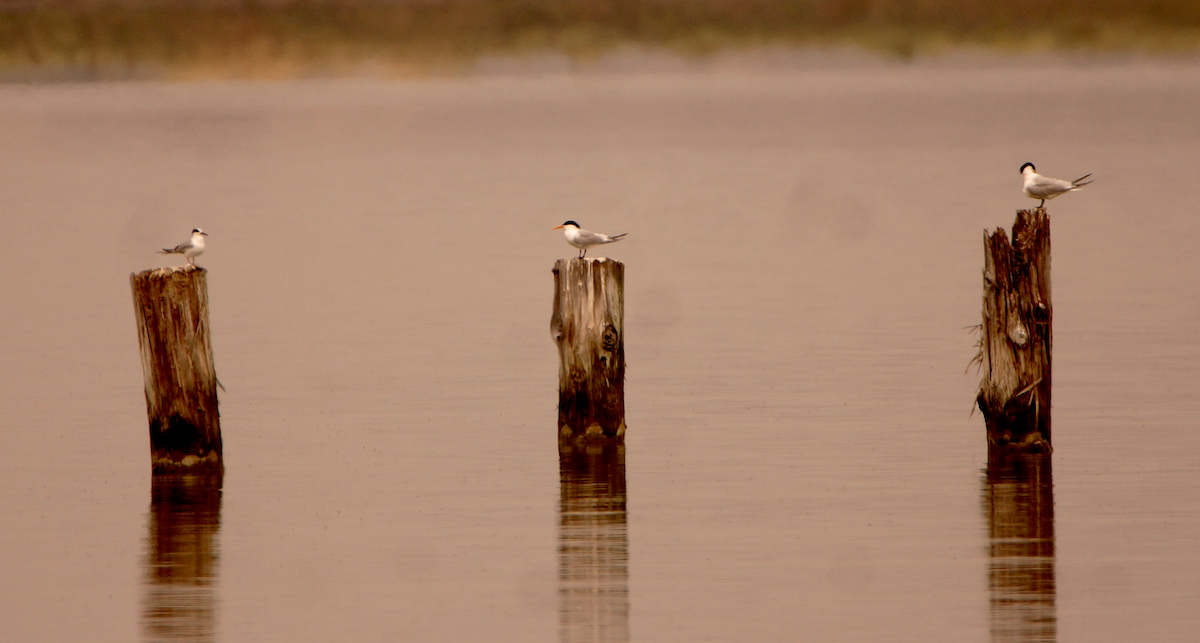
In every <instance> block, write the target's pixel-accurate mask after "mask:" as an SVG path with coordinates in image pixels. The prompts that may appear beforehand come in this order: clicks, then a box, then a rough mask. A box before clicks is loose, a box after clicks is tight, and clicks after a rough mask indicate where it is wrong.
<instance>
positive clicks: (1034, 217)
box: [976, 208, 1053, 451]
mask: <svg viewBox="0 0 1200 643" xmlns="http://www.w3.org/2000/svg"><path fill="white" fill-rule="evenodd" d="M983 245H984V268H983V324H982V327H981V333H982V336H981V338H980V352H979V355H978V356H977V357H976V359H977V360H978V361H979V363H980V365H981V370H982V371H983V378H982V380H981V381H980V383H979V394H978V397H977V398H976V403H977V404H978V405H979V410H980V411H982V412H983V417H984V420H985V422H986V425H987V437H988V443H989V444H991V445H1015V446H1020V447H1022V448H1027V449H1030V450H1034V451H1039V450H1040V451H1049V450H1050V384H1051V379H1050V357H1051V346H1052V339H1053V337H1052V332H1051V325H1052V324H1051V321H1052V318H1053V307H1052V305H1051V303H1050V218H1049V217H1048V216H1047V215H1046V210H1045V209H1044V208H1035V209H1033V210H1021V211H1019V212H1017V220H1016V222H1015V223H1014V224H1013V242H1012V243H1011V244H1010V243H1009V241H1008V236H1007V235H1006V234H1005V233H1004V230H1003V229H1002V228H997V229H996V231H995V232H994V233H992V234H988V233H986V232H985V233H984V239H983Z"/></svg>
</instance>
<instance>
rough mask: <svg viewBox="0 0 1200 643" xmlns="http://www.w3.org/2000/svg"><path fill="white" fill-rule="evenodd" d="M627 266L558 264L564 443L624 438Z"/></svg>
mask: <svg viewBox="0 0 1200 643" xmlns="http://www.w3.org/2000/svg"><path fill="white" fill-rule="evenodd" d="M624 288H625V265H624V264H622V263H621V262H619V261H614V260H612V259H606V258H595V259H593V258H590V257H589V258H577V259H559V260H558V261H557V262H556V263H555V264H554V313H553V315H552V316H551V318H550V335H551V336H552V337H553V338H554V342H555V343H556V344H557V345H558V357H559V366H558V431H559V442H560V443H563V444H567V443H579V442H584V441H610V442H618V443H619V442H621V441H623V440H624V438H625V294H624Z"/></svg>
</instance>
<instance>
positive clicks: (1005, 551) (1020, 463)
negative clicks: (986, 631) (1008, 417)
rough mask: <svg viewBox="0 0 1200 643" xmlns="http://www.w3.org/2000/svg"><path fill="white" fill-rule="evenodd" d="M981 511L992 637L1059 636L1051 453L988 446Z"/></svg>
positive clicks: (1015, 639)
mask: <svg viewBox="0 0 1200 643" xmlns="http://www.w3.org/2000/svg"><path fill="white" fill-rule="evenodd" d="M983 510H984V513H985V514H986V515H987V521H988V540H989V543H988V544H989V547H988V598H989V613H990V621H991V633H992V641H995V642H999V641H1005V642H1022V643H1026V642H1035V641H1039V642H1040V641H1050V642H1052V641H1055V640H1056V638H1057V636H1058V617H1057V614H1056V611H1055V605H1054V602H1055V595H1056V591H1057V590H1056V588H1055V580H1054V482H1053V478H1052V475H1051V470H1050V455H1049V454H1044V453H1043V454H1033V453H1029V454H1018V453H1011V452H1007V453H1006V452H1003V451H1001V450H993V449H989V453H988V465H987V470H986V475H985V478H984V485H983Z"/></svg>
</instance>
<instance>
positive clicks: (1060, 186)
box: [1026, 176, 1074, 199]
mask: <svg viewBox="0 0 1200 643" xmlns="http://www.w3.org/2000/svg"><path fill="white" fill-rule="evenodd" d="M1072 187H1074V186H1072V185H1071V184H1070V183H1068V182H1066V181H1063V180H1061V179H1052V178H1050V177H1047V176H1039V177H1037V178H1036V179H1034V180H1033V181H1030V183H1029V187H1028V188H1026V189H1027V190H1028V191H1029V194H1031V195H1032V196H1034V197H1035V198H1038V199H1045V198H1049V197H1052V196H1058V195H1059V194H1062V193H1063V192H1066V191H1067V190H1070V189H1071V188H1072Z"/></svg>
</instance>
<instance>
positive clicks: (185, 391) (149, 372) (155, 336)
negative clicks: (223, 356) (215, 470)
mask: <svg viewBox="0 0 1200 643" xmlns="http://www.w3.org/2000/svg"><path fill="white" fill-rule="evenodd" d="M207 274H208V271H206V270H205V269H204V268H200V267H196V266H177V267H169V268H159V269H156V270H146V271H143V272H140V273H136V274H133V275H130V277H129V283H130V287H131V288H132V289H133V302H134V311H135V316H136V318H137V325H138V342H139V344H140V347H141V354H142V375H143V377H144V379H145V385H146V415H147V416H148V418H149V421H150V455H151V463H152V466H153V468H154V470H155V471H164V470H172V469H188V468H192V467H196V466H216V467H219V466H221V422H220V414H219V413H218V410H217V375H216V369H215V368H214V366H213V352H212V343H211V340H210V337H209V326H208V280H207Z"/></svg>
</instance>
